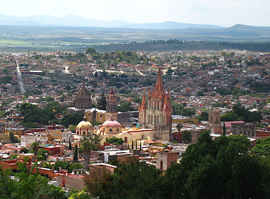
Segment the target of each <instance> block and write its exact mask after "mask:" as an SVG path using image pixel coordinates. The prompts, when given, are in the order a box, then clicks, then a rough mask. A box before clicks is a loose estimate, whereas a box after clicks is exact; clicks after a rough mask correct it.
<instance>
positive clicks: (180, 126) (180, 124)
mask: <svg viewBox="0 0 270 199" xmlns="http://www.w3.org/2000/svg"><path fill="white" fill-rule="evenodd" d="M176 128H177V131H178V132H180V131H181V129H182V128H183V124H182V123H178V124H177V125H176Z"/></svg>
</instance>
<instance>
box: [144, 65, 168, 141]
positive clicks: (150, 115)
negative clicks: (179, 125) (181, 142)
mask: <svg viewBox="0 0 270 199" xmlns="http://www.w3.org/2000/svg"><path fill="white" fill-rule="evenodd" d="M139 123H141V125H142V127H143V128H154V129H155V130H156V136H155V137H156V139H158V140H170V139H171V126H172V107H171V102H170V93H169V90H168V91H167V93H166V92H165V91H164V88H163V83H162V77H161V71H160V69H159V71H158V75H157V81H156V86H155V88H154V90H153V92H151V91H150V90H149V92H148V99H147V102H146V97H145V93H144V94H143V98H142V103H141V104H140V105H139Z"/></svg>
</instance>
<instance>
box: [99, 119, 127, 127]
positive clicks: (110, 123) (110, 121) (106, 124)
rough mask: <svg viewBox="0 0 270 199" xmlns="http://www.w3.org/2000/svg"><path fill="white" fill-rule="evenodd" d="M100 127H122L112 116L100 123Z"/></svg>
mask: <svg viewBox="0 0 270 199" xmlns="http://www.w3.org/2000/svg"><path fill="white" fill-rule="evenodd" d="M101 126H102V127H122V125H121V124H120V123H119V122H117V121H115V120H114V119H113V118H112V117H111V118H110V119H108V120H107V121H105V122H104V123H103V124H102V125H101Z"/></svg>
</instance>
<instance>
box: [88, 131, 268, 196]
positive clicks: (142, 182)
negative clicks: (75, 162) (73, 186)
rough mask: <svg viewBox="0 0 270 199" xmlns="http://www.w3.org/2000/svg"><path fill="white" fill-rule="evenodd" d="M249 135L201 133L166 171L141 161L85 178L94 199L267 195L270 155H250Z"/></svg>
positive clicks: (120, 165)
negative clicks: (97, 198)
mask: <svg viewBox="0 0 270 199" xmlns="http://www.w3.org/2000/svg"><path fill="white" fill-rule="evenodd" d="M250 149H251V144H250V141H249V140H248V139H247V137H246V136H229V137H226V136H223V135H222V136H221V137H219V138H216V139H215V140H212V138H211V137H210V134H209V132H207V131H205V132H203V133H202V135H201V137H200V138H199V140H198V142H197V143H196V144H193V145H190V146H189V147H188V148H187V150H186V152H185V153H184V154H183V158H182V160H181V163H180V164H176V163H175V164H173V165H172V166H171V167H170V168H169V169H168V170H167V172H166V173H165V175H161V172H160V171H159V170H157V169H155V167H153V166H149V165H147V164H145V163H143V162H133V163H131V164H128V165H127V164H118V167H117V169H115V171H114V173H113V174H111V173H109V172H106V171H104V170H100V171H98V172H96V173H92V174H90V176H86V177H85V183H86V190H87V191H89V192H91V194H92V195H93V197H94V198H96V197H99V198H105V199H106V198H137V199H140V198H166V199H167V198H202V199H203V198H205V199H211V198H213V199H214V198H215V199H216V198H239V199H240V198H268V197H269V193H270V189H269V185H270V184H269V182H270V161H269V160H270V159H269V157H264V158H262V157H257V156H254V155H250V153H249V151H250Z"/></svg>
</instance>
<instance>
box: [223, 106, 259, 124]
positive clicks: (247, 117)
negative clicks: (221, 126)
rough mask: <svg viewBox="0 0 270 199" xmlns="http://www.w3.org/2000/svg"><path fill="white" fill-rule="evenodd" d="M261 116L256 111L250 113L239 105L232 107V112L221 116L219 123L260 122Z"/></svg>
mask: <svg viewBox="0 0 270 199" xmlns="http://www.w3.org/2000/svg"><path fill="white" fill-rule="evenodd" d="M261 119H262V114H261V113H260V112H258V111H254V112H250V111H249V110H248V109H246V108H245V107H244V106H243V105H241V104H240V103H238V104H236V105H234V106H233V111H232V112H229V113H226V114H224V115H222V116H221V121H241V120H243V121H245V122H254V121H255V122H260V121H261Z"/></svg>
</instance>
